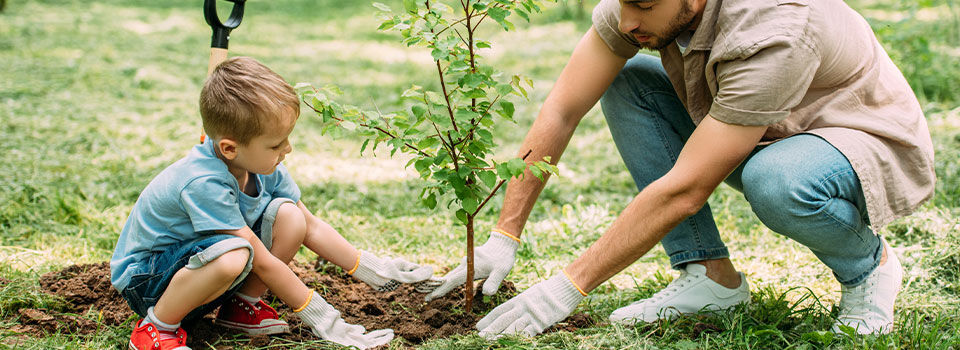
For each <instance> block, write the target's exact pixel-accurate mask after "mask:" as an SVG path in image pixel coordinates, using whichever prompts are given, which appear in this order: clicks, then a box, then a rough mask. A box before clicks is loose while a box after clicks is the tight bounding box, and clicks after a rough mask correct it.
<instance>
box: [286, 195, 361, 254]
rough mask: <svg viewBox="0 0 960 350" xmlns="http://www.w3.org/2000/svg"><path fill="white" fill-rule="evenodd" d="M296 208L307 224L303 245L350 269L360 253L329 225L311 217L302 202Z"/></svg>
mask: <svg viewBox="0 0 960 350" xmlns="http://www.w3.org/2000/svg"><path fill="white" fill-rule="evenodd" d="M297 207H299V208H300V211H301V213H303V216H304V218H306V223H307V234H306V237H304V238H303V245H304V246H306V247H307V248H309V249H310V250H311V251H313V252H314V253H317V255H319V256H320V257H322V258H324V259H327V261H330V262H332V263H334V264H335V265H337V266H340V267H341V268H343V269H344V270H350V269H352V268H353V267H354V265H356V263H357V257H358V256H359V255H360V251H359V250H357V248H355V247H354V246H353V245H352V244H350V242H347V239H346V238H343V236H341V235H340V233H339V232H337V230H335V229H334V228H333V227H332V226H330V224H327V223H326V222H324V221H323V220H320V219H318V218H317V217H315V216H313V214H312V213H310V210H308V209H307V207H306V206H304V205H303V202H298V203H297Z"/></svg>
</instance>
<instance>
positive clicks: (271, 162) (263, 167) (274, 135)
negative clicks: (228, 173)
mask: <svg viewBox="0 0 960 350" xmlns="http://www.w3.org/2000/svg"><path fill="white" fill-rule="evenodd" d="M296 125H297V116H296V115H295V114H293V113H290V114H288V115H285V116H283V117H281V118H280V121H279V122H272V123H269V124H267V125H266V127H265V128H264V133H263V134H261V135H259V136H257V137H254V138H253V139H251V140H250V142H248V143H247V144H246V145H236V146H235V149H236V151H235V152H236V153H235V156H234V157H233V159H231V161H230V165H231V166H233V167H236V168H240V169H244V170H246V171H249V172H251V173H255V174H262V175H269V174H272V173H273V171H274V170H276V169H277V165H279V164H280V162H282V161H283V158H284V157H286V155H287V153H290V152H291V151H293V147H292V146H291V145H290V140H289V137H290V133H291V132H293V127H294V126H296ZM227 158H230V157H229V156H228V157H227Z"/></svg>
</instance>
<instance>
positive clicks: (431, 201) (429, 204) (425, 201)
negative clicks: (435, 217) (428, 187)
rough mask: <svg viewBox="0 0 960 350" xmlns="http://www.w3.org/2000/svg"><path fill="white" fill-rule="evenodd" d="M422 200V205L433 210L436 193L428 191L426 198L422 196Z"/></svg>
mask: <svg viewBox="0 0 960 350" xmlns="http://www.w3.org/2000/svg"><path fill="white" fill-rule="evenodd" d="M422 201H423V205H424V206H426V207H427V208H430V209H431V210H433V209H434V208H436V207H437V194H436V193H433V192H430V195H429V196H427V197H426V198H423V200H422Z"/></svg>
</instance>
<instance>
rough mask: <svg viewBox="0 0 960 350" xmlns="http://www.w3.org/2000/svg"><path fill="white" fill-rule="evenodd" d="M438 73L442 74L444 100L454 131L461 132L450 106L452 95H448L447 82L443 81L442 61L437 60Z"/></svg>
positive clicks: (441, 86) (441, 82)
mask: <svg viewBox="0 0 960 350" xmlns="http://www.w3.org/2000/svg"><path fill="white" fill-rule="evenodd" d="M437 73H439V74H440V88H441V89H443V99H444V100H445V101H446V102H447V113H448V114H450V124H453V130H455V131H457V132H460V128H457V120H456V119H454V117H453V107H452V106H451V105H450V95H447V82H446V81H445V80H444V79H443V68H441V67H440V60H437ZM448 136H449V135H448Z"/></svg>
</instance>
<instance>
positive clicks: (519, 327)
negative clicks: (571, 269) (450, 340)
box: [477, 273, 584, 339]
mask: <svg viewBox="0 0 960 350" xmlns="http://www.w3.org/2000/svg"><path fill="white" fill-rule="evenodd" d="M583 297H584V296H583V294H581V293H580V290H579V289H577V287H576V286H574V285H573V283H572V282H570V280H569V279H568V278H567V277H566V276H564V275H563V274H562V273H559V274H556V275H553V277H551V278H550V279H548V280H546V281H543V282H540V283H537V284H535V285H533V287H530V288H529V289H527V290H525V291H523V293H520V295H517V296H515V297H513V299H510V300H507V302H505V303H503V304H501V305H500V306H497V307H496V308H495V309H493V311H490V313H489V314H487V316H486V317H484V318H483V319H481V320H480V322H477V329H478V330H480V335H481V336H483V337H485V338H488V339H495V338H498V337H500V336H501V335H503V334H517V333H523V334H526V335H527V336H531V337H532V336H534V335H537V334H539V333H540V332H543V330H544V329H546V328H547V327H550V326H551V325H553V324H554V323H557V322H559V321H560V320H563V319H564V318H566V317H567V316H569V315H570V313H571V312H573V310H574V309H575V308H576V307H577V304H579V303H580V300H583Z"/></svg>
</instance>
